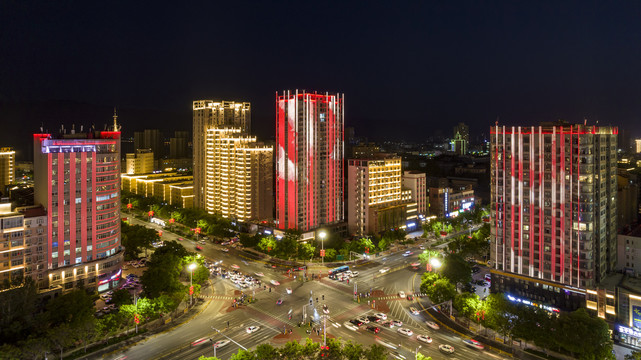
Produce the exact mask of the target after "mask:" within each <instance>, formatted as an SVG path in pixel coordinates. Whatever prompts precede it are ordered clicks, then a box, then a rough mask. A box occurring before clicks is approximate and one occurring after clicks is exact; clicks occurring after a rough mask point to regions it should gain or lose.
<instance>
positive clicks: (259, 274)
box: [254, 272, 265, 277]
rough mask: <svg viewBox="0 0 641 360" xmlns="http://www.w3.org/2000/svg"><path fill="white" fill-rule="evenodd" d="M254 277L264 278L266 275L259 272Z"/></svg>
mask: <svg viewBox="0 0 641 360" xmlns="http://www.w3.org/2000/svg"><path fill="white" fill-rule="evenodd" d="M254 275H256V276H258V277H263V276H265V274H263V273H262V272H257V273H255V274H254Z"/></svg>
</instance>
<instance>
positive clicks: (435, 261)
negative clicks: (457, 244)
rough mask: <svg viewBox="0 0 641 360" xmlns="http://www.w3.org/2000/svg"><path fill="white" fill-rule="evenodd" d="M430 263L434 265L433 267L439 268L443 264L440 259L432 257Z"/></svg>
mask: <svg viewBox="0 0 641 360" xmlns="http://www.w3.org/2000/svg"><path fill="white" fill-rule="evenodd" d="M430 265H432V267H433V268H435V269H438V268H440V267H441V265H443V264H442V263H441V260H439V259H438V258H431V259H430Z"/></svg>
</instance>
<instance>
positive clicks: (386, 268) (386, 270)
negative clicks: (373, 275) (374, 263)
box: [378, 267, 389, 274]
mask: <svg viewBox="0 0 641 360" xmlns="http://www.w3.org/2000/svg"><path fill="white" fill-rule="evenodd" d="M388 271H389V268H388V267H384V268H382V269H380V270H378V272H380V273H381V274H385V273H386V272H388Z"/></svg>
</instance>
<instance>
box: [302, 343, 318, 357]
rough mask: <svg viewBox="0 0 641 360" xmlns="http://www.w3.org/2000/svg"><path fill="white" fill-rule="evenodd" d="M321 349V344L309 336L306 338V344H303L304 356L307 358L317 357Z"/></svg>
mask: <svg viewBox="0 0 641 360" xmlns="http://www.w3.org/2000/svg"><path fill="white" fill-rule="evenodd" d="M319 350H320V344H319V343H315V342H313V341H312V339H310V338H307V339H306V340H305V345H303V356H304V357H306V358H312V357H316V354H318V351H319Z"/></svg>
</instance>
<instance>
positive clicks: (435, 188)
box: [429, 179, 475, 218]
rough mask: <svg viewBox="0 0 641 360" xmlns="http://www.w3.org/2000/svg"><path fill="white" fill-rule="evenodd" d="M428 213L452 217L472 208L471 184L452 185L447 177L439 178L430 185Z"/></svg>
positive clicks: (472, 193)
mask: <svg viewBox="0 0 641 360" xmlns="http://www.w3.org/2000/svg"><path fill="white" fill-rule="evenodd" d="M429 199H430V200H429V204H430V211H429V212H430V215H434V216H437V217H444V218H447V217H454V216H457V215H458V214H460V213H462V212H464V211H469V210H471V209H473V208H474V205H475V197H474V190H473V189H472V186H471V185H469V184H468V185H458V186H457V185H454V184H453V183H452V182H450V181H448V179H439V180H438V181H437V182H436V183H435V184H432V185H431V186H430V191H429Z"/></svg>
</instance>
